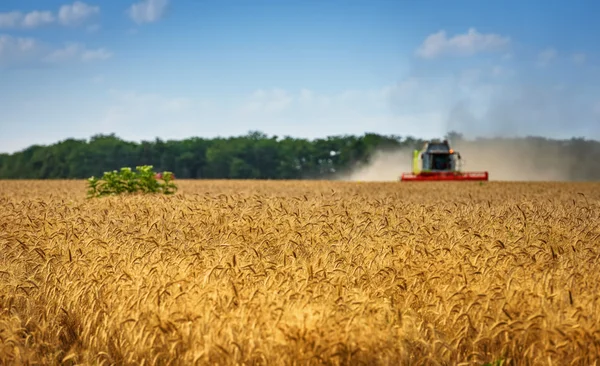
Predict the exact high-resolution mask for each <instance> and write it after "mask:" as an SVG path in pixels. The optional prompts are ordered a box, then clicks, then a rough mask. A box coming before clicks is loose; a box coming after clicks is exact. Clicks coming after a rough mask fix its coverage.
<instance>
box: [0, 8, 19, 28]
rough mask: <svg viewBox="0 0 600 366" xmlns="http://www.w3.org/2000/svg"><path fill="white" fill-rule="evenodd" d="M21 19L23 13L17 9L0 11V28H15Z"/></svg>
mask: <svg viewBox="0 0 600 366" xmlns="http://www.w3.org/2000/svg"><path fill="white" fill-rule="evenodd" d="M22 21H23V14H22V13H21V12H19V11H11V12H9V13H0V28H16V27H18V26H19V24H20V23H21V22H22Z"/></svg>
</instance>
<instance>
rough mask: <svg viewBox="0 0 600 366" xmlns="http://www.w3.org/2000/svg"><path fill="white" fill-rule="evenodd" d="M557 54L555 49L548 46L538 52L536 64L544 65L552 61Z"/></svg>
mask: <svg viewBox="0 0 600 366" xmlns="http://www.w3.org/2000/svg"><path fill="white" fill-rule="evenodd" d="M557 55H558V52H557V51H556V49H554V48H552V47H549V48H546V49H545V50H543V51H542V52H540V53H539V54H538V65H540V66H546V65H548V64H550V62H552V60H554V59H555V58H556V57H557Z"/></svg>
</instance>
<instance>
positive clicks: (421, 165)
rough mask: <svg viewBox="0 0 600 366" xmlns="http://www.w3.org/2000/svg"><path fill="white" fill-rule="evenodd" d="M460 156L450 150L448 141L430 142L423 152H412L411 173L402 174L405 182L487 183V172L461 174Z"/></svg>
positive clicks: (402, 179) (426, 144)
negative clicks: (450, 181) (452, 181)
mask: <svg viewBox="0 0 600 366" xmlns="http://www.w3.org/2000/svg"><path fill="white" fill-rule="evenodd" d="M461 166H462V161H461V157H460V154H459V153H458V152H457V151H454V150H452V148H451V147H450V144H449V143H448V140H444V141H439V140H432V141H429V142H426V143H425V146H424V147H423V150H421V151H419V150H415V151H414V152H413V161H412V173H403V174H402V177H401V178H400V180H401V181H405V182H424V181H448V180H455V181H487V180H489V174H488V172H461Z"/></svg>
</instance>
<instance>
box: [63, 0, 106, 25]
mask: <svg viewBox="0 0 600 366" xmlns="http://www.w3.org/2000/svg"><path fill="white" fill-rule="evenodd" d="M99 13H100V7H99V6H91V5H88V4H86V3H83V2H81V1H75V2H74V3H73V4H71V5H63V6H61V7H60V10H59V11H58V19H59V21H60V23H61V24H63V25H67V26H77V25H81V24H83V23H84V22H85V21H86V20H87V19H89V18H91V17H92V16H94V15H96V14H99Z"/></svg>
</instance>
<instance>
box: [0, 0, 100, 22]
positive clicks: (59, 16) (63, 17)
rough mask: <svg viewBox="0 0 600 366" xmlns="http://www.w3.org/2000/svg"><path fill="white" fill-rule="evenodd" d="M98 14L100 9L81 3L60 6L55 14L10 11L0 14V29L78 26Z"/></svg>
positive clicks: (42, 11)
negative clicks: (53, 25) (52, 25)
mask: <svg viewBox="0 0 600 366" xmlns="http://www.w3.org/2000/svg"><path fill="white" fill-rule="evenodd" d="M99 12H100V7H98V6H91V5H88V4H86V3H84V2H81V1H75V2H74V3H73V4H70V5H63V6H61V7H60V9H59V10H58V12H57V13H56V14H54V13H53V12H51V11H48V10H33V11H30V12H28V13H23V12H21V11H11V12H6V13H0V28H15V29H17V28H23V29H33V28H39V27H44V26H48V25H51V24H56V23H58V24H61V25H65V26H78V25H81V24H83V23H85V21H86V20H88V19H89V18H90V17H92V16H93V15H96V14H98V13H99Z"/></svg>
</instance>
